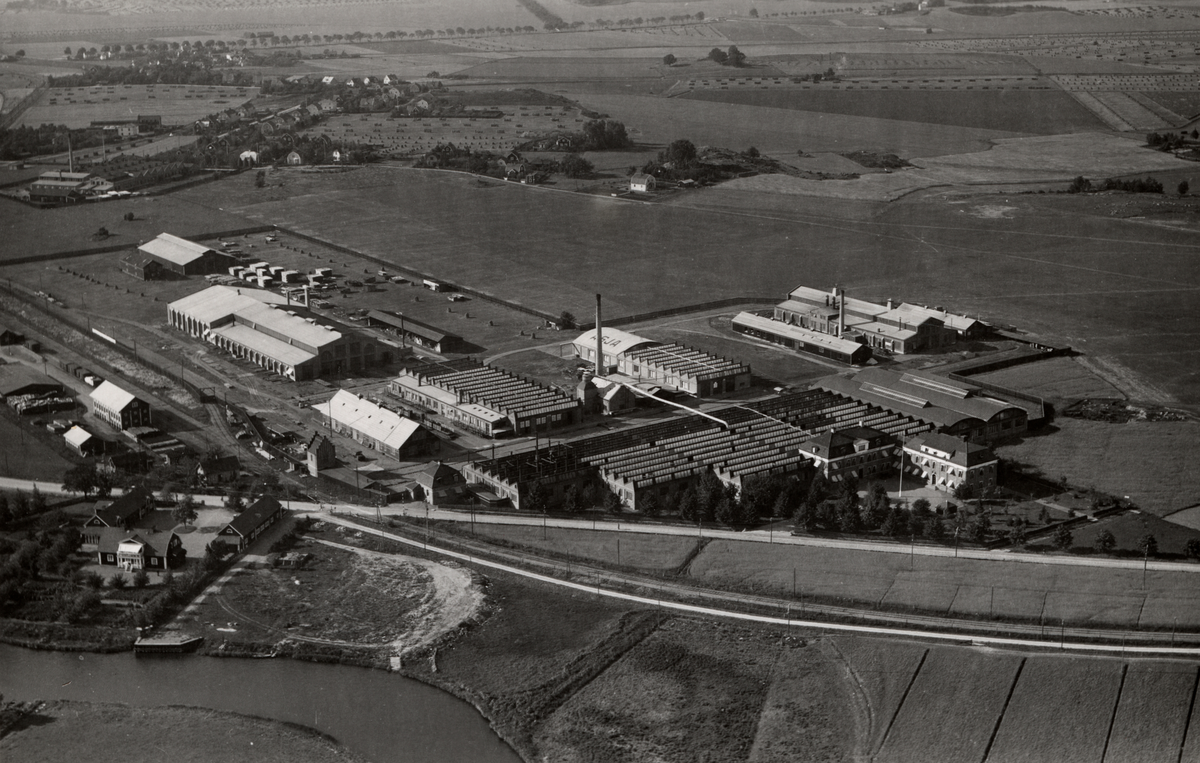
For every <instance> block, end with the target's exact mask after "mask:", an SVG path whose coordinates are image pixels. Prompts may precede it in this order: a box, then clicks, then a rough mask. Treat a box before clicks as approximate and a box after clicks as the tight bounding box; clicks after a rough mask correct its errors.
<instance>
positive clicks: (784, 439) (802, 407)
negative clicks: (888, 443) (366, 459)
mask: <svg viewBox="0 0 1200 763" xmlns="http://www.w3.org/2000/svg"><path fill="white" fill-rule="evenodd" d="M854 426H866V427H870V428H872V429H874V430H878V431H879V432H881V433H883V434H884V435H886V436H888V437H889V438H892V441H893V442H895V441H896V440H897V439H899V438H902V437H906V436H910V435H913V434H918V433H920V432H924V431H928V430H929V429H930V426H929V425H928V424H926V423H924V422H921V421H918V420H916V419H914V418H912V417H910V416H906V415H903V414H898V413H894V412H892V411H887V410H883V409H881V408H879V407H877V406H873V405H870V404H867V403H859V402H855V401H847V400H846V399H844V398H842V397H840V396H839V395H835V394H832V393H830V392H825V391H823V390H808V391H805V392H798V393H793V394H790V395H785V396H781V397H773V398H768V399H766V400H759V401H755V402H750V403H744V404H741V405H738V406H731V407H728V408H721V409H717V410H715V411H710V412H709V413H707V414H696V415H692V416H688V417H685V418H676V419H672V420H669V421H663V422H658V423H654V424H649V425H646V426H640V427H635V428H632V429H626V430H622V431H620V432H613V433H609V434H602V435H596V436H594V437H588V438H583V439H579V440H573V441H571V442H569V443H563V444H561V445H555V446H553V447H550V448H546V449H543V450H535V451H532V452H530V451H526V452H523V453H516V454H512V455H508V456H503V457H500V458H496V459H489V460H484V461H476V462H473V463H469V464H467V465H466V466H465V467H464V473H465V474H466V476H467V479H468V481H469V482H470V483H472V484H473V485H476V486H482V487H484V488H486V489H488V490H490V491H492V492H493V493H495V494H496V495H497V496H499V497H500V498H502V499H505V500H508V501H509V502H511V503H512V505H513V506H514V507H516V508H518V509H519V508H521V501H522V500H524V499H526V498H527V497H528V495H529V490H530V488H531V487H532V486H533V485H534V483H537V484H538V485H539V486H540V488H541V490H542V492H543V494H544V495H545V497H546V500H547V501H549V503H550V504H551V505H552V506H556V505H559V504H561V502H562V500H563V498H564V497H565V495H566V492H567V491H568V490H569V489H571V488H572V487H574V488H575V489H576V490H581V489H583V488H585V487H586V486H588V485H591V486H605V487H607V488H608V489H611V490H613V491H614V492H616V493H617V495H619V496H620V497H621V500H622V501H623V502H624V504H625V505H626V506H627V507H629V508H631V509H633V510H637V509H638V502H639V500H641V499H643V498H645V497H646V496H647V495H653V496H654V500H656V501H657V502H658V503H659V505H664V504H668V505H669V504H670V503H671V502H673V501H676V500H678V498H679V496H680V495H681V494H682V492H683V491H684V490H686V489H687V488H688V487H689V486H691V485H693V484H695V483H696V482H697V481H698V480H700V479H701V477H702V476H703V475H704V474H705V473H707V472H712V473H713V474H714V475H715V476H716V477H717V478H719V479H720V480H721V481H722V482H724V483H725V484H726V485H731V486H734V487H736V488H738V489H740V488H741V486H742V484H743V482H744V480H745V479H747V478H751V477H757V476H770V475H777V474H784V475H787V474H796V475H802V476H805V477H807V476H808V475H809V474H810V473H811V472H812V470H813V467H812V462H811V460H810V459H809V458H807V457H806V456H804V455H803V454H802V453H801V451H800V446H801V445H803V444H804V443H805V442H807V441H809V440H811V439H812V438H813V437H815V436H817V435H819V434H820V433H822V432H825V431H827V430H829V429H835V430H836V429H845V428H848V427H854Z"/></svg>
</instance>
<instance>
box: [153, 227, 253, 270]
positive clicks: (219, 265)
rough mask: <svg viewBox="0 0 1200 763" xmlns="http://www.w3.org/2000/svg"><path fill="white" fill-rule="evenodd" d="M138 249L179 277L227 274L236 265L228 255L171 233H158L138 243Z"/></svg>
mask: <svg viewBox="0 0 1200 763" xmlns="http://www.w3.org/2000/svg"><path fill="white" fill-rule="evenodd" d="M138 252H139V253H141V254H142V255H143V256H145V257H149V258H150V259H152V260H154V261H155V262H157V263H158V264H159V265H161V266H162V267H163V269H164V270H166V271H167V272H169V273H174V274H176V275H180V276H193V275H205V274H206V273H224V272H226V271H227V270H228V269H229V266H231V265H236V264H237V262H236V261H235V260H234V259H233V258H232V257H230V256H229V255H227V254H222V253H221V252H218V251H216V250H215V249H209V248H208V247H206V246H204V245H203V244H196V243H193V242H191V241H188V240H187V239H185V238H180V237H179V236H172V235H171V234H170V233H160V234H158V236H157V237H155V238H153V239H151V240H150V241H147V242H146V243H144V244H142V245H141V246H139V247H138Z"/></svg>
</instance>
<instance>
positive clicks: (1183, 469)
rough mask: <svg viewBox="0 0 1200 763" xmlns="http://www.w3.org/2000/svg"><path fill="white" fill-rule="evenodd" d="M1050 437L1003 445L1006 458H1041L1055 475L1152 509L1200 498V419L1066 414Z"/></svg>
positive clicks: (1038, 460) (1156, 511)
mask: <svg viewBox="0 0 1200 763" xmlns="http://www.w3.org/2000/svg"><path fill="white" fill-rule="evenodd" d="M1054 426H1055V427H1057V428H1058V431H1057V432H1055V433H1054V434H1053V435H1051V436H1049V437H1026V438H1024V439H1023V440H1021V441H1020V442H1018V443H1015V444H1012V445H1002V446H1000V447H998V448H997V449H996V450H997V453H998V454H999V455H1000V456H1001V457H1002V458H1011V459H1014V460H1016V461H1019V462H1021V463H1026V464H1037V466H1038V468H1039V469H1041V471H1042V473H1043V474H1045V475H1047V476H1050V477H1055V478H1056V477H1059V476H1066V477H1067V478H1068V479H1069V480H1071V481H1073V482H1074V484H1078V485H1086V486H1088V487H1095V488H1096V489H1098V490H1101V491H1104V492H1107V493H1110V494H1112V495H1127V496H1129V497H1130V498H1131V499H1132V500H1133V502H1134V503H1136V504H1137V505H1138V506H1140V507H1142V508H1143V509H1144V510H1146V511H1148V512H1150V513H1152V514H1158V515H1162V514H1166V513H1168V512H1171V511H1174V510H1176V509H1181V508H1183V507H1185V506H1191V505H1193V504H1195V503H1196V502H1197V498H1200V474H1197V470H1196V469H1195V468H1194V464H1195V463H1196V443H1197V442H1200V422H1194V421H1186V422H1152V423H1150V422H1131V423H1128V424H1108V423H1104V422H1097V421H1084V420H1081V419H1071V418H1067V417H1063V416H1060V417H1058V419H1056V421H1055V424H1054Z"/></svg>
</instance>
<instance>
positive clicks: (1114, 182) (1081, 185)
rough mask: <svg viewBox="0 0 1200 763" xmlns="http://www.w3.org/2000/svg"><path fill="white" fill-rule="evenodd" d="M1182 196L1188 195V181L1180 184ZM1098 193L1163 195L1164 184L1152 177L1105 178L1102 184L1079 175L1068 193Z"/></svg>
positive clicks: (1068, 187)
mask: <svg viewBox="0 0 1200 763" xmlns="http://www.w3.org/2000/svg"><path fill="white" fill-rule="evenodd" d="M1180 186H1181V188H1180V190H1179V193H1180V195H1183V194H1185V193H1187V190H1188V188H1187V181H1183V182H1182V183H1181V184H1180ZM1097 191H1128V192H1129V193H1162V192H1163V184H1162V183H1160V182H1159V181H1157V180H1155V179H1154V178H1152V177H1145V178H1134V179H1132V180H1121V179H1119V178H1105V180H1104V181H1103V182H1101V183H1092V181H1091V180H1089V179H1087V178H1085V177H1084V176H1083V175H1079V176H1078V177H1076V178H1075V179H1074V180H1072V181H1071V184H1070V185H1068V186H1067V193H1092V192H1097Z"/></svg>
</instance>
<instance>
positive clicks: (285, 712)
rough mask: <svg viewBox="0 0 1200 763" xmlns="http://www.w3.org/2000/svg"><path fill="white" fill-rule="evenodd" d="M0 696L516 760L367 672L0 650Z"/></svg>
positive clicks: (452, 715) (478, 729)
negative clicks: (208, 714) (162, 711)
mask: <svg viewBox="0 0 1200 763" xmlns="http://www.w3.org/2000/svg"><path fill="white" fill-rule="evenodd" d="M0 692H2V693H3V694H4V698H5V699H6V700H32V699H47V700H48V699H73V700H83V701H88V702H123V703H126V704H130V705H144V706H157V705H195V706H199V707H208V708H213V709H216V710H228V711H231V712H235V713H245V714H248V715H257V716H261V717H265V718H274V719H276V720H281V721H291V722H293V723H301V724H304V725H305V726H310V727H312V728H314V729H317V730H319V731H322V732H324V733H326V734H330V735H331V736H333V737H336V738H337V740H338V741H339V742H341V743H342V744H344V745H345V746H347V747H349V748H351V749H353V750H355V751H356V752H358V753H360V754H362V755H364V756H366V757H367V758H369V759H370V760H372V761H375V763H401V762H403V763H462V762H463V761H471V762H472V763H520V758H519V757H518V756H517V754H516V753H515V752H513V750H512V749H511V748H510V747H508V746H507V745H506V744H505V743H504V742H503V741H502V740H501V739H500V738H499V737H497V736H496V734H495V733H494V732H493V731H492V730H491V728H490V727H489V726H488V724H487V721H486V720H484V718H483V716H481V715H480V714H479V713H478V712H477V711H476V710H475V708H473V707H471V706H470V705H469V704H467V703H465V702H463V701H461V700H459V699H457V698H455V697H453V696H451V695H449V694H447V693H445V692H443V691H441V690H439V689H435V688H433V687H431V686H427V685H425V684H423V683H420V682H419V681H414V680H412V679H409V678H403V677H401V676H397V675H395V674H391V673H386V672H384V671H381V670H371V669H368V668H355V667H346V666H344V665H323V664H318V663H312V662H301V661H298V660H288V659H278V660H272V659H233V658H218V657H197V656H156V657H147V656H143V657H135V656H134V655H133V654H132V653H129V652H125V653H121V654H81V653H69V652H39V651H33V650H28V649H21V648H19V647H13V646H7V645H4V644H0Z"/></svg>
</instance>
